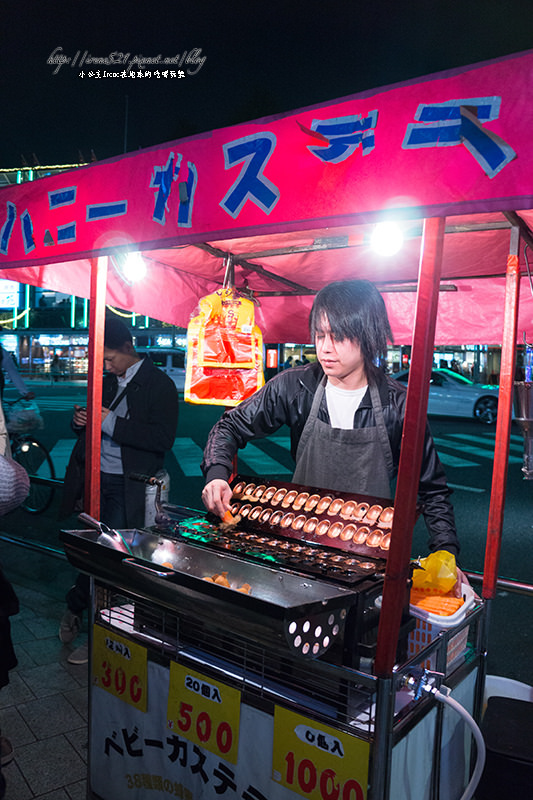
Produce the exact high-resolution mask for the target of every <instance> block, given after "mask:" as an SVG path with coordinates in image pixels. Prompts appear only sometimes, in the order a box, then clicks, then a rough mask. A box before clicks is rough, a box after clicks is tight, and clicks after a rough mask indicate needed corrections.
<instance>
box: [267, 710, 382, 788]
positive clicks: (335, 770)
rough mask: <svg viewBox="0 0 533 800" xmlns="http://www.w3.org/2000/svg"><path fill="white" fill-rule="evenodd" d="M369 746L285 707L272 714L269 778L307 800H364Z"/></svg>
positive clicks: (360, 740)
mask: <svg viewBox="0 0 533 800" xmlns="http://www.w3.org/2000/svg"><path fill="white" fill-rule="evenodd" d="M369 756H370V745H369V743H368V742H365V741H363V740H362V739H358V738H357V737H355V736H350V735H349V734H346V733H343V732H341V731H338V730H336V729H335V728H331V727H329V726H328V725H323V724H322V723H321V722H316V721H315V720H311V719H307V718H306V717H302V716H301V715H300V714H295V713H294V712H293V711H289V710H288V709H286V708H281V707H279V706H276V709H275V712H274V748H273V756H272V777H273V779H274V780H275V781H277V782H278V783H280V784H282V785H283V786H286V787H287V789H291V790H292V791H293V792H296V793H297V794H299V795H300V796H301V797H308V798H310V800H365V798H366V796H367V786H368V761H369Z"/></svg>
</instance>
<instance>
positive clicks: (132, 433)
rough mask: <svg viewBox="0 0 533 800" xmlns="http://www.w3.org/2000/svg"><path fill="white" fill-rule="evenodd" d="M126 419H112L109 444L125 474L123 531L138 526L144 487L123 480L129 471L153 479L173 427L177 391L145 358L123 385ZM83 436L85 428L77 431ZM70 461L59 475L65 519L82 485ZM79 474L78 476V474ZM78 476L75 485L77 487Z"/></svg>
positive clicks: (112, 380)
mask: <svg viewBox="0 0 533 800" xmlns="http://www.w3.org/2000/svg"><path fill="white" fill-rule="evenodd" d="M117 385H118V382H117V378H116V376H115V375H105V376H104V381H103V391H102V405H103V406H104V407H105V408H109V407H110V405H111V403H112V402H113V399H114V397H115V395H116V392H117ZM126 397H127V400H128V415H127V417H117V420H116V423H115V428H114V432H113V440H114V441H115V442H117V443H118V444H119V445H120V451H121V455H122V465H123V468H124V475H125V476H126V480H125V487H124V491H125V494H126V514H127V524H128V528H130V527H131V528H135V527H142V526H143V525H144V493H145V486H144V484H142V483H139V481H132V480H128V477H127V476H128V474H129V473H131V472H138V473H143V474H144V475H154V474H155V473H156V472H157V471H158V470H160V469H161V468H162V467H163V463H164V459H165V452H166V451H167V450H171V449H172V445H173V444H174V438H175V436H176V428H177V424H178V392H177V389H176V387H175V385H174V382H173V381H172V380H171V379H170V378H169V377H168V375H165V373H164V372H162V371H161V370H160V369H158V368H157V367H156V366H155V365H154V364H153V362H152V360H151V359H150V358H145V359H144V360H143V363H142V364H141V366H140V367H139V369H138V370H137V372H136V373H135V375H134V376H133V378H132V379H131V381H130V382H129V383H128V387H127V392H126ZM76 432H77V433H78V435H81V436H84V435H85V429H84V428H82V429H81V430H80V429H78V430H77V431H76ZM74 462H75V459H74V458H71V460H70V462H69V465H68V467H67V472H66V475H65V486H64V493H63V504H62V509H61V513H62V514H63V515H64V516H66V515H68V514H70V513H72V512H73V511H74V510H75V501H76V499H77V497H79V496H80V489H81V492H83V489H82V488H81V487H82V485H83V479H84V476H83V470H80V467H79V464H78V465H76V463H74ZM80 473H81V475H80ZM80 478H81V484H80Z"/></svg>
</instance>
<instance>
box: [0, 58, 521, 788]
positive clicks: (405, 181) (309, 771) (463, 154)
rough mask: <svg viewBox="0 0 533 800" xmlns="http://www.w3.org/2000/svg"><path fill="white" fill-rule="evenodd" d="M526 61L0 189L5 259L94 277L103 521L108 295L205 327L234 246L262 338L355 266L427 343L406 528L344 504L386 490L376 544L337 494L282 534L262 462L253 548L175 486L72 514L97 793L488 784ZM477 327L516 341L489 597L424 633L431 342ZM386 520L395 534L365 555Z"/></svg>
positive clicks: (413, 405)
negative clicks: (127, 518) (360, 537)
mask: <svg viewBox="0 0 533 800" xmlns="http://www.w3.org/2000/svg"><path fill="white" fill-rule="evenodd" d="M532 72H533V53H531V52H527V53H522V54H518V55H516V56H513V57H508V58H505V59H500V60H498V61H495V62H487V63H485V64H481V65H476V66H474V67H469V68H465V69H459V70H454V71H451V72H448V73H442V74H440V75H436V76H429V77H427V78H425V79H424V80H422V81H419V82H412V83H406V84H401V85H398V86H391V87H386V88H384V89H380V90H377V91H376V92H373V93H364V94H361V95H354V96H352V97H347V98H342V99H340V100H338V101H335V102H333V103H328V104H323V105H321V106H315V107H313V108H309V109H300V110H298V111H296V112H292V113H290V114H287V115H282V116H280V117H275V118H271V119H265V120H257V121H255V122H253V123H249V124H243V125H237V126H234V127H232V128H227V129H222V130H219V131H213V132H211V133H210V134H208V135H205V136H195V137H191V138H189V139H185V140H182V141H180V142H173V143H169V144H167V145H165V146H160V147H159V146H158V147H156V148H150V149H148V150H146V151H140V152H139V153H135V154H127V155H125V156H124V157H122V158H120V159H114V160H110V161H108V162H103V163H102V164H95V165H92V166H90V167H84V168H81V169H79V170H77V171H76V172H73V173H66V174H63V175H56V176H52V177H50V178H47V179H44V180H42V181H39V182H38V183H36V184H32V185H31V187H28V185H22V186H19V187H12V188H11V187H10V188H9V189H5V190H3V191H4V195H3V196H4V199H5V200H6V213H5V222H4V223H3V227H2V233H1V243H0V266H1V268H2V271H3V273H5V277H9V278H12V279H14V280H23V281H26V282H29V283H35V284H37V285H41V286H45V287H47V288H60V289H61V290H62V291H65V292H69V293H73V294H77V295H82V296H87V297H90V299H91V308H90V311H91V315H90V348H91V351H90V363H91V372H90V377H89V403H88V408H89V415H90V423H89V426H88V432H87V436H88V441H89V445H90V447H89V448H88V475H87V478H88V487H89V493H88V496H89V507H88V509H87V510H88V512H89V514H91V515H92V517H93V518H96V519H98V511H99V508H98V495H99V457H100V435H99V423H98V418H97V407H98V405H99V397H100V395H101V380H102V374H101V368H100V366H99V365H100V364H101V352H102V347H103V318H104V309H105V304H106V303H109V304H112V305H113V306H115V307H119V308H130V309H133V310H135V311H137V312H139V313H143V314H146V315H149V316H152V317H156V318H159V319H166V320H168V321H169V322H172V323H174V324H179V325H186V324H187V322H188V319H189V318H190V316H191V314H192V313H193V311H194V309H195V307H196V305H197V303H198V300H199V298H200V297H202V296H204V295H206V294H208V293H210V292H213V291H215V290H217V289H219V288H220V287H221V286H222V285H223V282H224V277H225V273H226V269H227V262H228V259H230V261H231V263H232V267H233V269H234V276H235V277H234V285H235V287H236V289H238V290H239V291H240V292H241V293H243V295H246V296H251V297H253V298H254V300H255V301H256V302H257V303H258V306H257V310H256V320H257V322H258V324H259V327H260V328H261V329H262V332H263V337H264V339H265V341H288V340H293V341H299V340H300V341H305V338H306V334H304V330H305V329H306V324H307V316H308V311H309V308H310V305H311V302H312V298H313V295H314V293H315V292H316V291H317V290H318V289H320V288H321V287H322V286H323V285H325V284H326V283H328V282H329V281H331V280H335V279H344V278H348V277H359V278H368V279H370V280H372V281H373V282H374V283H375V284H376V285H377V286H378V288H379V289H380V290H381V291H382V292H383V294H384V296H385V299H386V304H387V308H388V311H389V316H390V319H391V324H392V328H393V332H394V337H395V341H396V342H397V343H409V344H412V358H411V373H410V380H409V388H408V395H407V406H406V416H405V424H404V440H403V444H402V454H401V458H400V470H399V475H398V481H397V488H396V495H395V499H394V504H393V514H392V520H389V522H391V527H390V536H389V538H388V540H387V539H386V538H385V537H386V536H388V531H387V528H386V526H385V521H384V519H382V518H381V516H380V515H381V513H382V512H384V511H385V508H383V504H382V503H380V502H379V501H380V498H361V497H353V498H350V497H347V496H343V497H342V498H339V497H332V498H331V503H332V504H333V501H334V500H341V499H342V501H343V504H344V503H348V502H353V503H354V504H356V505H357V507H358V508H359V506H360V505H361V504H365V503H367V504H368V506H369V508H370V507H372V506H381V507H382V511H380V514H379V515H378V516H377V517H376V518H375V520H374V522H373V523H372V525H367V527H368V528H369V533H368V534H367V538H366V539H365V541H364V542H361V543H359V542H357V539H356V534H355V532H352V535H351V537H348V535H347V533H346V532H345V537H346V538H341V531H344V529H345V528H346V527H348V526H349V525H350V524H352V525H353V523H352V522H351V518H348V519H346V520H343V518H342V517H340V518H339V519H337V518H336V517H337V516H340V514H338V515H333V514H332V515H331V518H330V519H329V520H328V519H327V509H325V510H324V514H325V515H326V517H325V518H324V519H321V518H320V516H317V517H316V518H317V526H318V525H319V524H321V523H322V522H324V521H327V522H328V523H329V526H331V525H337V524H338V525H339V526H340V527H338V528H337V529H336V530H337V531H338V533H339V535H338V536H334V537H330V538H329V541H328V542H327V544H326V545H324V544H323V543H322V542H321V541H320V542H319V541H317V539H316V537H317V535H319V534H318V527H317V528H316V529H315V530H313V531H309V532H308V531H304V528H305V527H306V525H308V523H309V518H307V517H305V514H303V513H302V514H296V516H294V517H293V519H292V520H291V522H290V525H287V527H285V528H281V529H280V528H279V525H281V520H282V519H283V518H280V520H279V524H278V526H273V524H272V522H270V527H269V535H268V536H265V531H264V529H261V525H265V524H266V525H269V523H268V522H267V523H263V522H262V521H261V515H262V513H263V512H264V511H266V510H270V511H271V512H272V513H271V518H273V517H274V514H275V512H276V509H274V508H272V507H269V508H268V509H267V508H266V507H265V505H264V504H262V500H264V502H266V498H264V497H263V494H264V491H262V492H261V496H256V495H255V494H254V493H255V492H257V490H258V486H261V484H262V482H261V481H259V482H258V481H257V480H256V479H254V481H251V480H249V481H248V483H247V484H245V485H244V486H243V487H242V489H241V490H240V491H239V490H238V484H237V485H236V486H235V487H234V492H235V498H234V499H235V503H242V502H245V497H246V496H248V495H250V496H251V497H253V498H254V499H255V500H257V501H258V502H257V503H255V504H254V503H251V502H250V503H248V505H250V508H249V509H248V517H247V520H246V525H244V527H243V528H242V529H241V533H242V534H244V536H252V537H253V538H252V540H251V541H249V542H247V544H246V545H244V546H241V544H240V543H235V542H233V543H231V542H229V543H228V542H227V541H223V542H220V541H218V540H219V530H218V528H217V529H216V530H214V529H213V522H212V521H210V520H207V519H206V518H205V515H202V514H201V512H198V511H191V509H184V508H182V507H180V506H179V505H177V506H175V507H173V508H170V509H166V510H165V509H164V508H163V510H162V511H163V514H162V516H163V517H164V516H165V513H166V515H167V519H166V520H164V521H163V522H162V523H161V524H163V525H164V527H163V529H162V530H159V531H155V532H154V531H152V532H150V531H148V532H146V531H121V532H118V534H116V533H115V534H114V533H113V532H108V531H105V530H102V529H100V530H94V529H91V530H90V531H88V530H82V531H78V532H74V531H69V532H66V533H65V534H63V537H64V538H63V541H64V544H65V547H66V549H67V552H68V554H69V558H70V559H71V561H72V563H74V564H75V565H76V566H78V567H79V568H80V569H84V570H86V571H88V572H89V573H90V574H91V575H92V581H93V598H94V609H93V610H94V626H93V631H92V651H93V659H92V674H91V683H92V688H91V720H90V740H91V741H90V773H89V784H90V791H91V793H92V796H93V797H95V798H103V800H107V798H108V797H115V796H121V795H124V794H126V793H127V794H128V796H131V797H139V798H140V797H144V796H146V791H147V789H158V790H159V791H164V792H166V793H168V794H170V795H171V796H172V795H174V796H180V797H187V798H191V800H193V798H194V800H197V799H198V798H201V797H214V796H215V795H217V794H221V793H224V792H226V791H231V792H233V793H234V794H235V793H238V795H239V796H241V797H243V798H251V797H253V798H259V800H260V799H261V798H262V797H268V798H278V797H279V798H289V797H291V796H293V795H294V794H296V795H297V796H302V797H313V798H314V797H317V798H318V797H321V798H325V797H327V798H329V797H332V798H337V797H340V796H341V795H342V797H343V798H344V797H346V798H356V799H357V800H359V798H369V800H381V798H383V799H384V800H385V798H389V797H406V798H407V797H409V796H416V797H417V798H420V799H421V800H424V798H428V800H430V799H431V800H434V799H436V798H438V797H442V798H446V800H454V798H458V800H459V798H460V797H461V798H462V797H464V798H467V797H469V796H471V793H470V794H469V791H470V789H469V788H468V787H467V784H469V782H470V785H471V784H472V780H474V782H476V777H478V776H476V770H477V769H478V767H479V759H477V764H476V766H475V767H474V773H473V776H472V780H471V779H470V775H471V761H472V763H475V762H476V756H477V754H476V749H477V751H478V752H479V748H480V742H479V739H476V743H477V748H473V747H472V745H471V731H470V728H469V725H470V723H471V722H472V723H474V719H479V715H480V709H481V700H482V691H483V683H484V677H485V669H486V667H485V653H486V648H487V625H486V617H487V609H488V608H489V607H490V603H491V601H492V599H493V598H494V596H495V589H496V580H497V569H498V559H499V551H500V545H501V532H502V520H503V508H504V499H505V485H506V469H507V460H508V448H509V436H510V423H511V405H512V394H513V379H514V364H515V350H516V342H517V337H518V339H519V340H520V341H521V340H522V336H524V337H525V338H527V340H528V341H531V339H532V333H533V332H532V331H531V327H532V325H533V323H532V322H531V320H532V318H533V314H532V313H531V311H532V308H533V298H532V297H531V294H530V293H529V294H528V292H527V291H524V292H523V293H522V297H521V298H520V300H521V302H520V306H519V303H518V299H519V293H520V288H521V284H523V285H524V286H525V287H526V288H527V285H528V284H527V281H528V271H529V267H528V262H527V258H526V257H525V255H524V254H521V253H520V246H521V243H523V244H525V245H526V246H529V244H530V242H531V228H530V225H531V223H532V220H533V210H532V209H533V185H532V182H531V178H530V175H529V171H528V169H526V168H524V165H528V164H529V163H530V161H529V160H530V158H531V152H530V151H531V149H532V148H533V143H532V142H531V137H530V134H529V130H530V117H531V115H532V114H533V111H532V110H531V107H530V104H529V102H528V92H529V87H530V85H531V78H532ZM391 220H394V221H396V222H398V223H399V224H400V227H401V228H402V229H403V236H404V247H403V249H402V251H400V252H399V253H398V254H397V255H395V256H394V258H393V259H392V260H391V259H390V258H387V257H386V256H384V255H382V256H376V255H374V254H373V253H372V252H371V250H370V239H371V234H372V232H373V230H374V228H375V226H376V223H378V222H382V221H387V222H388V221H391ZM131 251H135V252H140V253H141V254H142V257H143V260H144V262H145V264H146V278H145V279H144V280H143V281H142V282H140V283H139V284H134V283H132V282H131V280H129V279H128V278H127V277H126V273H125V271H124V261H125V258H126V255H127V254H128V253H129V252H131ZM162 287H164V292H163V291H162ZM459 321H460V326H459V324H458V323H459ZM459 327H460V332H459V331H458V329H459ZM459 335H460V336H461V337H462V338H465V339H466V338H468V339H470V340H471V341H488V340H490V341H495V342H496V341H498V342H501V345H502V363H501V381H500V401H499V409H498V421H497V429H496V435H497V444H496V450H495V458H494V473H493V489H492V497H491V507H490V515H489V524H488V532H487V550H486V565H485V574H484V581H483V589H482V593H481V594H482V598H481V599H476V598H473V597H472V598H469V602H468V609H467V610H465V613H464V615H463V617H462V618H461V619H460V620H458V621H457V624H456V625H454V626H452V627H450V628H449V629H447V630H446V629H443V630H441V631H440V633H439V636H438V637H433V638H431V639H430V641H429V644H426V643H424V646H423V647H422V649H418V647H417V646H415V645H414V644H413V641H414V636H413V630H412V628H413V625H412V620H410V618H409V615H408V614H407V607H408V596H407V588H408V582H409V578H410V556H411V541H412V530H413V526H414V522H415V519H416V514H417V509H416V485H417V480H416V478H417V475H418V474H419V471H420V461H421V449H422V440H423V432H424V426H425V423H424V420H425V411H426V407H427V393H428V379H429V373H430V369H431V363H432V354H433V345H434V343H435V342H438V343H443V344H444V343H453V342H456V340H457V337H458V336H459ZM245 480H246V478H245V477H243V480H241V483H243V481H245ZM252 482H253V483H254V488H253V489H251V488H249V489H248V492H244V495H245V497H243V490H244V489H245V488H246V486H249V485H250V484H251V483H252ZM269 488H271V487H270V486H267V485H266V484H265V486H264V490H266V489H269ZM274 488H276V489H281V488H286V489H287V493H288V492H289V491H296V492H297V494H296V496H295V498H294V499H296V497H297V496H298V494H300V495H301V494H306V493H307V494H308V495H312V494H313V487H301V486H299V487H288V486H285V487H281V486H280V487H274ZM273 496H274V495H273ZM270 499H271V498H270ZM307 499H309V498H307ZM320 499H322V500H324V498H320ZM305 502H307V501H304V504H303V507H304V508H305ZM318 502H319V501H317V503H318ZM245 504H246V502H245ZM240 508H241V507H240ZM341 508H342V506H341ZM256 509H257V511H256ZM300 511H301V509H300ZM241 512H242V508H241ZM252 513H253V514H256V513H257V519H253V518H252V519H250V515H251V514H252ZM293 513H295V512H293V510H289V509H287V514H293ZM365 513H366V511H365ZM297 516H303V517H305V518H304V519H303V520H302V522H301V528H293V527H292V525H293V522H295V520H296V517H297ZM380 520H381V522H382V527H380ZM361 521H364V518H363V520H361ZM344 523H346V525H345V524H344ZM374 523H375V524H374ZM329 526H328V529H327V530H328V531H329V530H330V527H329ZM215 528H216V526H215ZM355 529H356V531H357V530H358V528H357V526H355ZM302 531H303V534H302ZM304 534H305V535H304ZM370 534H376V536H375V539H372V541H377V542H378V543H379V545H380V546H379V547H378V551H379V552H373V553H369V552H368V545H369V541H370V539H369V536H370ZM302 536H303V539H302ZM101 537H104V538H103V539H102V538H101ZM254 537H255V538H254ZM326 537H327V532H326ZM273 539H274V541H276V542H278V545H276V547H275V548H274V550H273V551H272V552H271V551H270V549H269V548H270V545H271V544H272V540H273ZM259 540H266V541H259ZM294 540H297V544H296V545H294ZM385 541H387V543H388V547H382V546H381V545H382V544H383V543H384V542H385ZM280 542H281V543H285V542H289V544H290V545H291V547H292V546H293V545H294V546H296V547H303V548H311V550H312V553H311V552H308V553H305V554H304V555H308V556H311V555H312V558H309V561H310V562H311V564H310V566H309V567H308V568H305V564H304V559H302V558H301V551H297V552H296V553H294V556H293V559H294V560H293V562H292V563H287V562H286V561H284V560H283V559H282V555H281V553H280V552H279V550H280V549H281V550H282V551H283V548H282V547H281V546H280V544H279V543H280ZM346 542H348V545H346ZM341 543H342V544H343V545H346V546H340V544H341ZM359 544H360V545H361V547H359ZM265 545H268V547H265ZM365 548H367V549H366V550H365ZM347 551H349V553H347ZM161 555H163V558H162V559H161V558H160V556H161ZM154 556H156V558H155V562H154ZM335 557H337V560H336V561H332V563H330V564H329V565H328V570H327V571H326V572H322V567H321V568H320V569H318V568H317V563H321V562H323V561H324V560H326V561H331V560H332V559H334V558H335ZM347 560H349V561H351V562H352V563H347ZM339 564H341V565H343V566H346V567H348V569H347V572H348V573H352V574H350V575H348V576H347V575H346V574H344V570H343V569H340V570H339ZM364 564H367V565H368V564H371V567H368V566H367V567H364V566H363V565H364ZM335 570H336V571H335ZM224 573H226V575H225V576H224ZM221 575H222V576H224V577H225V579H226V580H227V581H228V583H229V586H228V585H225V584H221V583H220V581H218V582H217V579H218V578H219V577H220V576H221ZM206 578H211V579H212V580H205V579H206ZM246 585H247V586H249V587H250V592H249V593H248V591H242V589H243V587H244V586H246ZM465 605H466V604H465ZM417 627H419V626H418V625H417ZM309 631H313V632H314V638H312V637H311V638H310V637H309V636H308V634H309ZM410 648H411V652H410ZM444 685H446V686H447V687H448V688H449V689H451V690H452V696H453V697H452V698H449V697H448V696H447V694H446V691H445V690H444V688H443V687H444ZM457 701H458V702H459V707H460V708H461V709H463V712H464V713H463V712H460V711H459V710H458V709H457V707H454V703H455V704H456V705H457ZM473 718H474V719H473ZM474 724H475V723H474ZM472 730H473V731H474V732H475V730H476V728H475V727H472ZM452 765H453V767H452ZM465 787H466V788H465ZM126 790H127V792H126Z"/></svg>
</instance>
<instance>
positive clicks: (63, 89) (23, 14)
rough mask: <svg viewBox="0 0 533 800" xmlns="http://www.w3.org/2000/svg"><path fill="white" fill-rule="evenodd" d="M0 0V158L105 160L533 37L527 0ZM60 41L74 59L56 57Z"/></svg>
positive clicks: (511, 48) (503, 50) (499, 51)
mask: <svg viewBox="0 0 533 800" xmlns="http://www.w3.org/2000/svg"><path fill="white" fill-rule="evenodd" d="M1 5H2V8H1V16H0V29H1V34H0V35H1V37H2V38H1V41H0V80H1V82H2V98H3V103H2V124H1V133H0V168H8V167H18V166H20V165H21V163H22V160H21V156H24V158H25V159H26V161H27V162H28V164H29V165H30V166H31V165H32V163H33V154H35V156H36V157H37V159H38V161H39V163H40V164H42V165H53V164H64V163H77V162H78V160H79V157H80V153H81V155H82V156H83V157H84V158H85V159H87V160H89V159H90V154H91V151H93V152H94V154H95V156H96V158H97V159H98V160H102V159H105V158H110V157H113V156H117V155H120V154H121V153H123V152H124V150H125V149H126V150H128V151H132V150H136V149H138V148H140V147H149V146H151V145H156V144H161V143H164V142H167V141H172V140H173V139H179V138H181V137H184V136H189V135H191V134H195V133H201V132H204V131H208V130H211V129H213V128H220V127H224V126H226V125H232V124H235V123H238V122H243V121H246V120H251V119H255V118H258V117H262V116H268V115H272V114H277V113H283V112H288V111H290V110H292V109H296V108H301V107H304V106H308V105H312V104H314V103H320V102H324V101H328V100H333V99H335V98H338V97H342V96H344V95H348V94H353V93H356V92H361V91H366V90H371V89H374V88H378V87H381V86H385V85H388V84H392V83H397V82H400V81H404V80H408V79H411V78H417V77H421V76H423V75H427V74H430V73H433V72H437V71H441V70H446V69H450V68H453V67H460V66H465V65H469V64H473V63H477V62H479V61H483V60H485V59H490V58H496V57H498V56H502V55H508V54H510V53H516V52H520V51H522V50H526V49H529V48H531V47H533V24H532V23H531V20H530V17H531V11H532V9H533V3H532V0H506V1H505V2H504V0H482V1H480V0H464V2H455V0H407V2H404V3H402V2H396V0H389V2H385V0H376V2H361V1H360V0H352V1H351V2H348V1H347V0H306V2H300V0H292V2H291V0H285V2H279V0H269V1H268V2H266V3H262V2H258V1H257V0H255V1H254V0H248V2H242V0H234V2H224V0H219V2H216V3H213V2H206V0H189V2H184V1H183V0H174V2H168V1H167V0H161V2H158V0H154V2H150V1H149V0H142V2H137V1H133V0H130V2H127V0H95V1H94V2H83V0H41V1H40V2H36V0H33V2H29V1H28V0H2V4H1ZM54 52H55V55H56V56H57V55H58V54H59V55H62V56H64V57H65V58H67V59H71V61H70V62H69V63H66V64H65V65H64V66H61V67H59V68H58V66H57V64H49V63H47V61H48V60H49V59H50V58H51V56H52V55H53V54H54ZM185 52H186V53H187V55H188V56H191V55H193V56H195V58H196V62H195V63H189V64H187V63H185V64H184V65H182V67H181V68H182V69H183V70H184V71H185V77H183V78H178V77H176V78H171V77H170V76H169V77H167V78H166V79H165V78H164V77H161V78H159V79H157V78H156V77H155V75H153V76H152V77H151V78H135V79H131V78H105V79H103V78H100V79H97V78H89V77H88V71H89V69H92V70H93V71H94V70H96V69H98V68H99V69H101V70H103V69H106V70H108V71H118V72H120V71H121V70H123V69H124V68H125V67H124V65H121V64H119V65H116V64H115V65H114V66H111V65H110V66H99V65H90V66H89V65H87V63H86V64H85V65H84V67H82V69H83V70H84V72H85V77H84V78H80V77H79V72H80V69H79V68H78V64H79V62H80V61H81V59H82V57H83V56H84V55H85V59H86V62H87V60H88V58H89V57H93V58H103V57H107V56H110V55H111V54H112V53H123V54H128V53H129V54H130V59H129V60H130V62H131V60H132V59H133V57H134V56H138V55H142V56H144V57H148V58H153V57H156V56H158V55H161V57H162V58H171V57H176V56H179V57H180V58H181V57H182V56H183V55H184V53H185ZM77 53H78V57H77V63H76V66H75V67H72V66H71V63H72V61H73V60H74V58H75V56H76V54H77ZM203 58H205V61H204V62H203V64H202V65H200V61H199V59H203ZM157 68H158V67H157V66H148V65H147V66H146V67H144V68H143V69H145V70H146V69H148V70H150V69H151V70H152V71H154V72H155V70H156V69H157ZM164 68H165V67H163V66H161V67H159V69H160V70H163V69H164ZM178 68H179V65H178V66H169V67H168V69H174V70H176V71H177V70H178ZM187 71H188V72H189V73H191V74H188V72H187ZM54 72H55V74H54ZM192 73H195V74H192Z"/></svg>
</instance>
